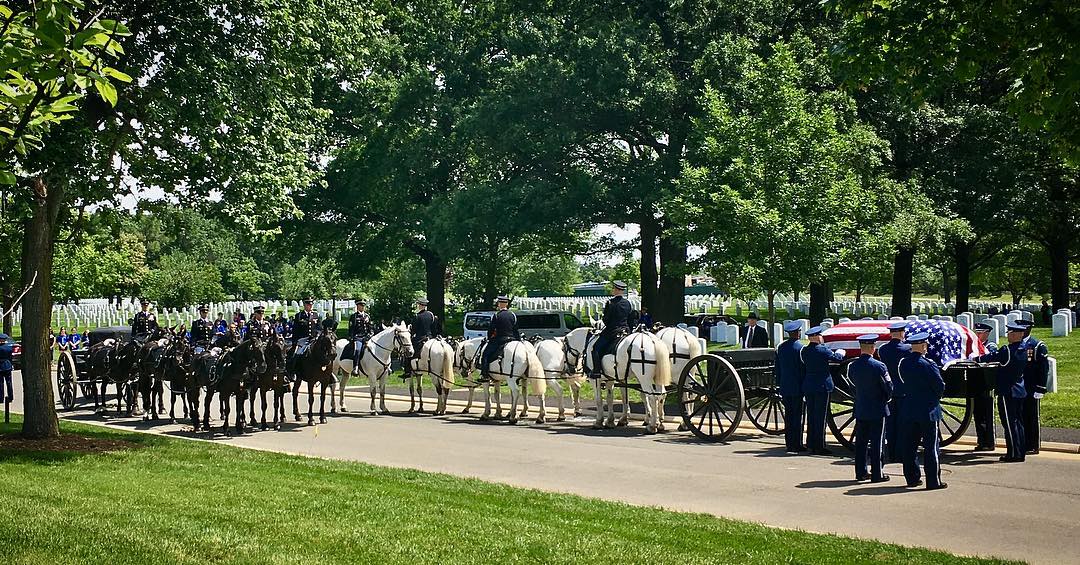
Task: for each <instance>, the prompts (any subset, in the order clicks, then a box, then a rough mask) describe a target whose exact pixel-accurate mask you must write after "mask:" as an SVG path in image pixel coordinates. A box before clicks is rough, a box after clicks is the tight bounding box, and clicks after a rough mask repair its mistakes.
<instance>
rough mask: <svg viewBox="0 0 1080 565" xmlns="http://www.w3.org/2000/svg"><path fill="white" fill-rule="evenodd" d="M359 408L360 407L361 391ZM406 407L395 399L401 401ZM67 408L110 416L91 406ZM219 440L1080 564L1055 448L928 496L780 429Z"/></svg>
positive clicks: (368, 422) (952, 467)
mask: <svg viewBox="0 0 1080 565" xmlns="http://www.w3.org/2000/svg"><path fill="white" fill-rule="evenodd" d="M17 393H18V391H17ZM351 404H352V407H353V408H354V409H356V408H357V407H359V406H360V402H357V401H355V400H354V401H352V403H351ZM401 406H402V405H401V404H400V403H396V402H395V403H393V404H392V406H391V409H392V410H398V409H401ZM215 412H216V410H215ZM68 417H71V418H73V419H80V420H86V421H98V418H97V417H96V416H93V415H91V414H88V413H86V412H83V411H78V412H75V413H72V414H69V415H68ZM108 425H110V426H116V427H122V428H128V429H138V430H148V431H154V432H157V433H167V434H170V435H178V436H190V435H191V434H190V433H189V432H185V431H184V430H183V428H182V426H178V425H159V426H148V425H146V424H144V423H143V422H142V421H141V420H112V421H109V423H108ZM204 437H205V436H204ZM214 441H220V442H222V443H229V444H233V445H238V446H245V447H251V448H258V449H267V450H275V451H284V452H289V453H296V454H304V455H311V456H318V457H327V458H336V459H348V460H356V461H365V462H368V463H374V464H377V465H388V466H395V467H409V468H415V469H422V470H426V471H437V472H443V473H450V474H454V475H459V476H465V477H476V478H480V479H484V480H488V481H495V482H501V483H507V484H511V485H516V486H522V487H531V488H538V489H543V490H549V491H558V492H569V493H575V494H580V495H585V496H591V497H598V498H607V499H613V500H620V501H625V502H628V503H631V504H642V505H655V506H661V507H664V508H670V509H674V510H683V511H693V512H706V513H710V514H715V515H717V516H724V517H729V518H737V519H742V520H751V521H755V522H761V523H765V524H769V525H774V526H780V527H785V528H797V529H803V530H809V531H815V532H832V533H838V534H843V535H849V536H856V537H862V538H872V539H878V540H883V541H888V542H895V543H900V544H905V545H917V546H924V547H932V548H938V549H943V550H947V551H952V552H956V553H961V554H978V555H996V556H1001V557H1009V558H1015V559H1021V560H1027V561H1031V562H1037V563H1076V562H1077V561H1078V560H1080V536H1078V535H1077V534H1078V533H1080V529H1078V524H1080V456H1076V455H1066V454H1050V453H1044V454H1043V455H1040V456H1037V457H1033V458H1031V459H1030V460H1029V461H1028V463H1026V464H1022V465H1015V464H1013V465H1007V464H1000V463H998V462H997V456H996V455H992V456H991V455H975V454H973V453H970V452H968V451H966V450H965V451H951V450H947V451H946V455H945V466H944V473H943V474H944V478H945V480H946V481H948V483H949V489H947V490H944V491H937V492H926V491H923V490H914V491H909V490H907V489H904V488H903V487H901V486H898V482H899V481H898V480H897V479H899V477H896V475H899V474H900V469H899V467H898V466H896V465H890V466H889V469H888V470H889V471H890V472H891V473H892V474H893V475H894V480H893V482H891V483H887V484H885V485H870V484H865V483H864V484H858V483H855V482H854V481H853V480H851V477H852V474H853V470H852V466H851V463H850V459H848V458H825V457H797V456H788V455H786V454H785V453H784V452H783V442H782V440H781V439H779V438H772V437H764V436H762V435H760V434H754V433H749V432H747V433H745V434H741V435H740V434H737V435H736V436H734V438H733V440H732V441H731V442H730V443H728V444H723V445H718V444H704V443H700V442H697V441H695V440H694V439H693V438H692V436H689V435H687V434H682V433H668V434H662V435H658V436H651V437H650V436H645V435H643V434H642V431H641V428H640V427H639V426H633V427H631V428H628V429H626V428H624V429H618V430H603V431H593V430H591V429H589V428H588V421H586V420H584V419H579V420H578V421H573V422H564V423H558V424H549V425H541V426H535V425H526V424H518V425H517V426H510V425H508V424H506V423H485V422H480V421H479V420H477V419H476V417H475V416H472V415H451V416H445V417H433V416H406V415H398V416H368V415H359V414H353V413H350V414H347V415H338V416H335V417H332V419H331V420H330V422H329V423H328V424H326V425H321V426H318V428H317V431H316V428H315V427H307V426H298V425H296V424H291V423H290V424H289V425H288V426H287V427H286V429H285V430H283V431H281V432H272V431H270V432H255V433H250V434H247V435H245V436H243V437H233V438H230V439H223V438H219V439H215V440H214Z"/></svg>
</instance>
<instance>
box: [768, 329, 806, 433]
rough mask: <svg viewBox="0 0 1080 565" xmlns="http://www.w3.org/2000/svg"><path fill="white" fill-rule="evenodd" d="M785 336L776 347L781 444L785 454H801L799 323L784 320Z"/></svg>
mask: <svg viewBox="0 0 1080 565" xmlns="http://www.w3.org/2000/svg"><path fill="white" fill-rule="evenodd" d="M784 331H785V332H787V336H788V337H787V339H786V340H784V342H783V343H781V344H780V345H779V346H778V347H777V348H776V369H775V373H776V386H777V387H779V388H780V398H781V401H782V402H783V403H784V447H785V448H786V449H787V452H788V453H802V452H804V451H806V445H804V444H803V441H802V431H803V394H802V382H803V378H804V377H805V376H806V375H805V373H806V371H805V370H804V368H803V363H802V358H801V357H800V353H801V352H802V348H803V344H802V342H801V341H799V335H800V334H801V333H802V324H801V323H799V322H796V321H789V322H785V323H784Z"/></svg>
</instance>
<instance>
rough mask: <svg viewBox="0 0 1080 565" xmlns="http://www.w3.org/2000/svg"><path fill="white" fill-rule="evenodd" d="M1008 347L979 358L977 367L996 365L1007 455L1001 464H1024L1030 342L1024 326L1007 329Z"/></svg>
mask: <svg viewBox="0 0 1080 565" xmlns="http://www.w3.org/2000/svg"><path fill="white" fill-rule="evenodd" d="M1006 328H1007V329H1008V330H1009V333H1007V334H1006V336H1007V337H1008V340H1009V343H1008V344H1006V345H1005V347H1002V348H1000V349H998V350H997V351H996V352H994V353H987V354H986V355H982V356H980V357H976V358H975V361H976V362H978V363H992V362H997V363H998V364H999V365H1000V367H998V370H997V381H996V382H995V383H994V392H996V393H997V397H998V406H997V407H998V414H999V417H1000V419H1001V427H1002V429H1003V430H1004V432H1005V455H1003V456H1001V459H1000V460H1001V461H1003V462H1005V463H1018V462H1021V461H1023V460H1024V456H1025V450H1024V448H1025V447H1027V444H1026V443H1025V440H1024V424H1023V421H1024V420H1023V413H1024V397H1026V396H1027V389H1026V388H1025V387H1024V370H1025V369H1026V368H1027V341H1025V340H1024V332H1025V331H1026V330H1027V328H1025V327H1024V326H1021V325H1018V324H1009V325H1008V326H1006Z"/></svg>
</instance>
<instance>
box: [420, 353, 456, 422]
mask: <svg viewBox="0 0 1080 565" xmlns="http://www.w3.org/2000/svg"><path fill="white" fill-rule="evenodd" d="M410 362H411V363H412V365H413V376H412V377H411V378H410V379H409V412H413V411H415V408H416V406H415V397H414V396H413V395H414V392H413V391H414V390H415V395H416V396H418V397H419V398H420V411H421V412H423V411H424V393H423V391H422V390H421V387H420V382H421V376H422V373H427V374H429V375H431V384H433V385H434V386H435V396H436V397H437V399H438V401H437V402H436V405H435V414H436V415H442V414H445V413H446V398H447V396H449V395H450V389H451V388H452V387H453V386H454V348H453V347H452V346H451V345H450V344H449V343H446V341H445V340H443V339H441V338H432V339H429V340H427V341H425V342H424V345H423V347H421V348H420V356H419V358H417V359H413V360H411V361H410Z"/></svg>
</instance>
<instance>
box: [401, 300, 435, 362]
mask: <svg viewBox="0 0 1080 565" xmlns="http://www.w3.org/2000/svg"><path fill="white" fill-rule="evenodd" d="M416 308H417V310H416V316H415V317H414V318H413V321H412V323H411V324H409V333H410V334H412V344H413V357H412V358H413V359H414V360H415V359H419V358H420V350H421V349H423V348H424V343H425V342H427V340H429V339H431V338H433V337H435V335H436V332H435V328H436V325H437V324H438V318H437V317H436V316H435V313H434V312H432V311H431V310H428V299H427V298H421V299H420V300H417V301H416ZM412 371H413V363H412V361H411V360H410V361H409V362H408V363H407V364H406V365H405V371H404V373H403V374H402V377H403V378H406V377H409V376H411V375H412Z"/></svg>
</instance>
